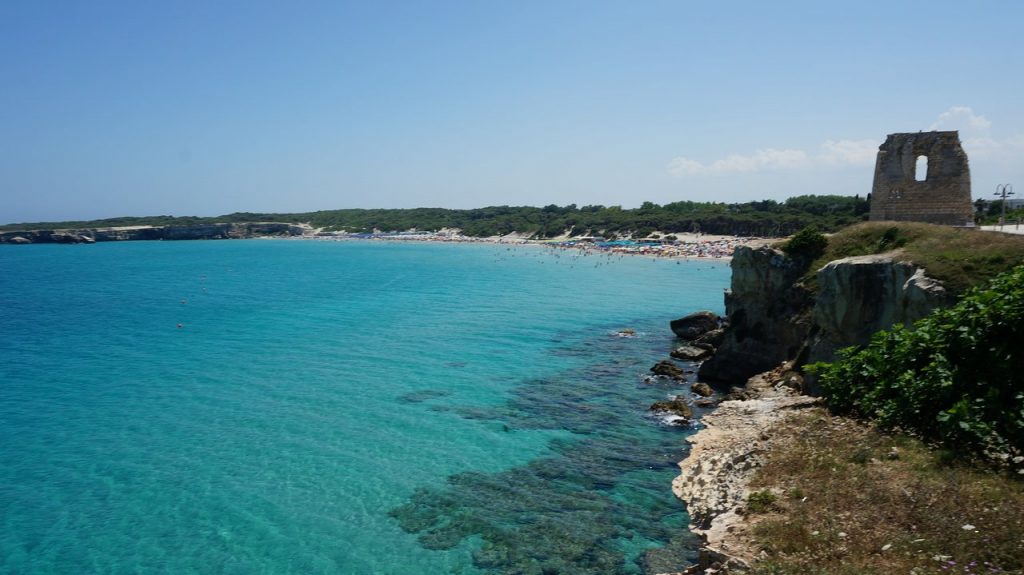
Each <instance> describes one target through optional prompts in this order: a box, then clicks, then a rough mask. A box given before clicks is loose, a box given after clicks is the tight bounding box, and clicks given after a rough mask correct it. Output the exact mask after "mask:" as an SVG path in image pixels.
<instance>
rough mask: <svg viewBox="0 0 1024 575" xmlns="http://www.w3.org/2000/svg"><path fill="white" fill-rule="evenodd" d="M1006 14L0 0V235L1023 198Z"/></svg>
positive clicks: (759, 6) (1018, 16)
mask: <svg viewBox="0 0 1024 575" xmlns="http://www.w3.org/2000/svg"><path fill="white" fill-rule="evenodd" d="M1022 23H1024V2H1019V1H1017V0H1012V1H1011V0H1007V1H980V2H964V1H963V0H958V1H952V2H948V1H919V2H900V1H893V0H889V1H884V2H865V1H849V2H845V3H842V4H840V3H834V2H822V1H817V0H816V1H808V2H784V1H776V2H760V1H758V2H724V1H723V2H684V1H672V2H667V1H666V2H661V1H642V0H631V1H626V0H624V1H621V2H597V1H594V2H590V1H558V0H545V1H537V2H533V1H525V0H515V1H507V2H505V1H466V2H441V1H430V2H428V1H416V2H390V1H365V2H359V3H345V2H340V1H332V2H305V1H299V2H256V1H242V2H228V1H225V2H210V1H208V0H204V1H201V2H187V1H181V0H175V1H173V2H159V3H158V2H146V1H143V2H138V1H131V2H127V1H125V2H117V1H113V2H108V1H103V0H95V1H80V2H49V1H45V0H25V1H15V0H9V1H5V2H0V223H5V222H21V221H41V220H63V219H86V218H98V217H109V216H120V215H157V214H171V215H218V214H223V213H228V212H233V211H276V212H293V211H308V210H317V209H335V208H348V207H417V206H440V207H453V208H467V207H481V206H485V205H498V204H511V205H545V204H550V203H556V204H560V205H564V204H569V203H576V204H579V205H585V204H605V205H622V206H624V207H635V206H638V205H639V204H640V203H641V202H643V201H645V200H649V201H653V202H656V203H667V202H671V201H678V200H687V199H689V200H701V201H704V200H715V201H726V202H733V201H748V200H754V199H765V198H774V199H784V198H786V197H789V196H791V195H798V194H807V193H814V194H822V193H840V194H851V195H852V194H856V193H860V194H862V195H863V194H866V193H868V192H869V191H870V186H871V178H872V170H873V165H874V155H875V152H876V150H877V147H878V145H879V144H881V143H882V141H884V139H885V136H886V134H888V133H891V132H903V131H917V130H930V129H959V130H961V138H962V139H963V140H964V142H965V148H966V149H967V152H968V154H969V155H970V159H971V169H972V176H973V185H974V195H975V197H989V196H991V195H992V193H993V192H994V191H995V186H996V185H997V184H999V183H1005V182H1011V183H1014V184H1015V185H1016V187H1017V190H1018V195H1020V194H1024V106H1022V104H1021V103H1022V102H1024V80H1022V76H1024V39H1022V38H1021V34H1022Z"/></svg>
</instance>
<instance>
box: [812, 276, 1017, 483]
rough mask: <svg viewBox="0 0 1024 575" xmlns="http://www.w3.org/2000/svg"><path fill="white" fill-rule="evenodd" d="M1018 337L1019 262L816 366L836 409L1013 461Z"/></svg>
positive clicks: (829, 400) (822, 384)
mask: <svg viewBox="0 0 1024 575" xmlns="http://www.w3.org/2000/svg"><path fill="white" fill-rule="evenodd" d="M1022 341H1024V266H1020V267H1017V268H1014V269H1013V270H1011V271H1009V272H1006V273H1003V274H1001V275H999V276H997V277H996V278H995V279H993V280H992V282H991V283H990V284H989V286H988V287H987V288H985V289H977V288H976V289H973V290H971V291H969V292H967V294H965V296H964V297H963V299H961V301H960V302H959V303H958V304H957V305H955V306H954V307H951V308H948V309H944V310H938V311H936V312H934V313H933V314H932V315H930V316H928V317H926V318H924V319H923V320H921V321H919V322H918V323H917V324H915V326H914V329H912V330H910V329H906V328H903V327H902V326H896V327H894V328H893V329H892V330H890V331H882V332H879V333H877V334H875V335H874V336H873V337H872V339H871V342H870V344H868V345H867V346H866V347H864V348H863V349H860V350H858V349H855V348H848V349H846V350H843V351H842V352H840V359H839V360H838V361H836V362H835V363H832V364H830V365H825V364H818V365H817V366H816V371H817V373H818V375H819V377H820V379H819V382H820V385H821V388H822V390H823V391H824V393H825V395H826V397H827V399H828V403H829V405H830V407H832V408H833V409H834V410H836V411H839V412H843V413H852V414H854V415H857V416H861V417H867V418H870V419H874V420H877V421H878V423H879V424H881V425H882V426H884V427H889V428H893V427H899V428H903V429H905V430H908V431H913V432H915V433H917V434H919V435H921V436H923V437H925V438H928V439H935V440H939V441H940V442H942V443H943V444H945V445H946V446H948V447H951V448H953V449H958V450H962V449H971V450H981V451H983V452H984V453H985V454H986V455H987V456H989V457H994V458H995V459H997V460H1000V461H1012V458H1014V457H1016V456H1020V455H1021V454H1022V453H1024V348H1022V346H1021V342H1022ZM1022 461H1024V460H1020V461H1017V462H1016V463H1017V464H1018V465H1019V464H1021V463H1022Z"/></svg>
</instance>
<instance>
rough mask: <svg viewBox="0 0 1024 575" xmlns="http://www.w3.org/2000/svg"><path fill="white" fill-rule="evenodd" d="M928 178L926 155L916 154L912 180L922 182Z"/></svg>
mask: <svg viewBox="0 0 1024 575" xmlns="http://www.w3.org/2000/svg"><path fill="white" fill-rule="evenodd" d="M927 179H928V156H918V157H917V165H916V166H915V168H914V180H916V181H918V182H923V181H925V180H927Z"/></svg>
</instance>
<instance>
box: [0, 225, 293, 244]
mask: <svg viewBox="0 0 1024 575" xmlns="http://www.w3.org/2000/svg"><path fill="white" fill-rule="evenodd" d="M310 231H311V230H310V228H308V227H307V226H301V225H296V224H286V223H278V222H246V223H218V224H197V225H191V226H133V227H122V228H90V229H82V230H19V231H13V232H0V244H4V243H12V244H24V243H32V244H54V243H57V244H70V243H93V242H112V241H132V240H217V239H238V238H253V237H262V236H301V235H304V234H306V233H309V232H310Z"/></svg>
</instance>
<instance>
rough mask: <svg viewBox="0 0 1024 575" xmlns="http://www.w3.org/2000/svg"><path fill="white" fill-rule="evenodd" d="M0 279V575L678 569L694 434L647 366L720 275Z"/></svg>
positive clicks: (573, 272)
mask: <svg viewBox="0 0 1024 575" xmlns="http://www.w3.org/2000/svg"><path fill="white" fill-rule="evenodd" d="M0 270H2V272H3V273H0V333H3V334H4V337H3V338H0V382H2V383H0V385H2V388H0V389H2V393H0V437H2V438H3V441H2V442H0V462H2V465H0V572H11V573H70V572H75V573H138V572H174V573H274V574H278V573H360V574H362V573H381V574H396V575H397V574H399V573H439V574H440V573H518V572H524V573H532V572H535V573H542V572H547V573H555V572H557V573H643V572H645V570H647V571H649V572H654V570H655V569H657V568H660V567H661V566H664V565H670V564H672V563H675V562H677V561H680V560H682V559H685V557H686V556H687V555H688V554H690V553H691V550H692V541H690V539H689V537H688V536H686V534H685V525H686V522H687V519H686V516H685V513H683V510H682V508H681V506H680V505H679V504H678V503H677V502H676V501H675V500H674V499H673V498H672V495H671V492H670V489H669V485H670V483H671V479H672V477H673V476H674V474H675V471H674V470H675V462H676V461H677V460H678V459H680V458H681V457H682V456H683V455H684V449H685V446H684V441H683V438H684V437H685V432H681V431H679V430H677V429H672V428H668V427H665V426H663V425H661V424H660V423H659V422H658V421H656V420H655V419H652V418H650V417H648V415H647V414H646V410H645V408H646V406H647V405H649V404H650V403H651V402H652V401H654V400H657V399H661V398H663V397H664V396H665V395H667V394H668V393H670V392H672V391H673V390H674V389H673V388H672V387H671V386H669V385H667V384H659V385H650V384H645V383H643V381H642V379H641V376H642V375H643V373H644V372H645V371H646V369H647V367H649V366H650V365H651V364H653V363H654V362H655V361H656V360H658V359H662V358H663V357H664V356H665V354H666V353H667V351H668V350H669V349H670V348H671V345H672V338H671V333H670V332H669V331H668V329H667V320H668V319H670V318H672V317H676V316H679V315H682V314H685V313H687V312H690V311H693V310H696V309H713V310H720V308H721V301H722V288H723V287H725V286H726V285H727V282H728V273H729V272H728V267H727V266H726V265H725V264H723V263H716V262H706V261H697V262H682V263H675V262H673V261H664V260H652V259H646V258H614V259H610V258H607V257H604V256H588V257H585V258H573V257H572V255H571V254H568V253H557V252H551V251H548V250H546V249H543V248H536V247H518V248H515V247H513V248H507V247H505V246H496V245H485V244H474V245H450V244H445V245H437V244H420V243H383V242H366V243H359V242H338V243H333V242H308V241H260V240H252V241H210V242H126V243H103V244H96V245H91V246H53V245H38V246H6V247H4V248H3V249H0ZM179 324H180V325H181V327H180V328H179V327H177V326H178V325H179ZM626 327H631V328H634V329H636V330H637V331H638V332H639V335H638V337H634V338H620V337H616V336H615V335H614V332H615V331H616V330H618V329H621V328H626ZM675 390H676V391H678V388H676V389H675ZM652 550H653V551H652Z"/></svg>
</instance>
